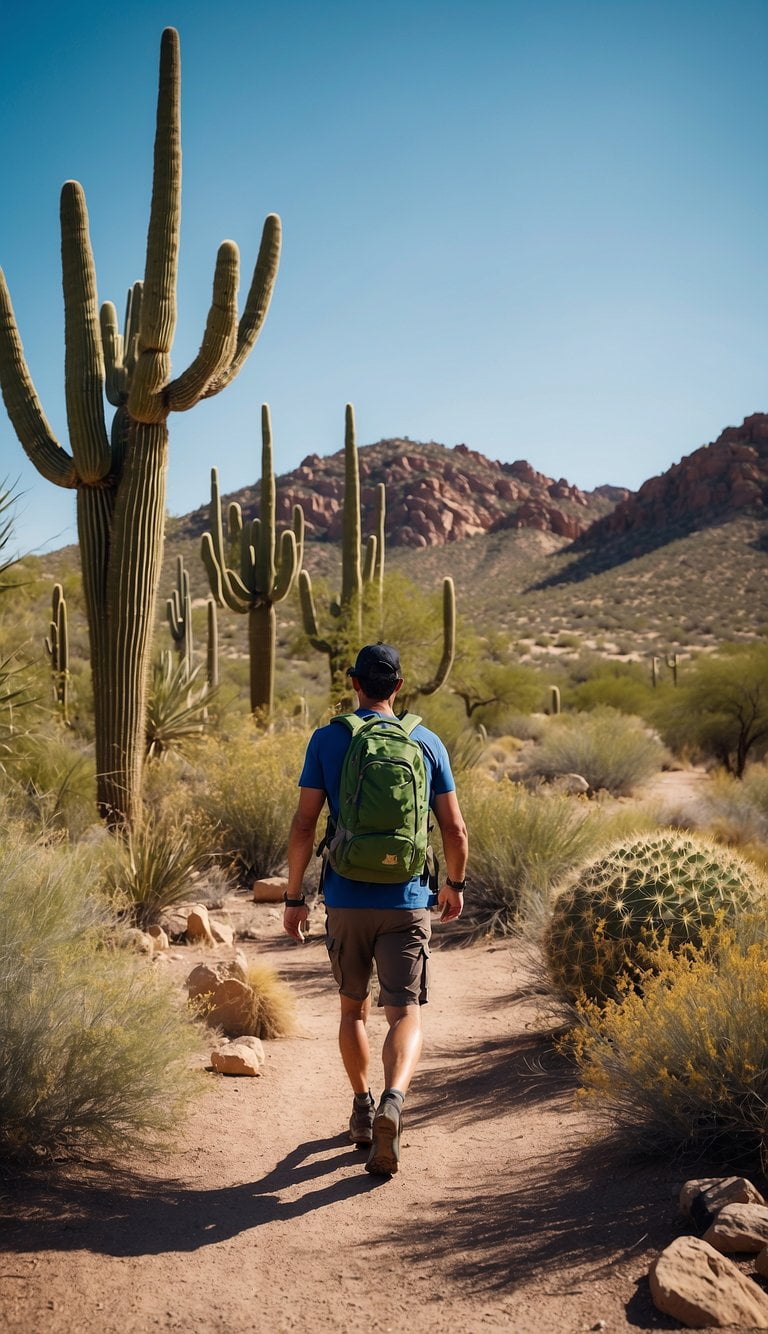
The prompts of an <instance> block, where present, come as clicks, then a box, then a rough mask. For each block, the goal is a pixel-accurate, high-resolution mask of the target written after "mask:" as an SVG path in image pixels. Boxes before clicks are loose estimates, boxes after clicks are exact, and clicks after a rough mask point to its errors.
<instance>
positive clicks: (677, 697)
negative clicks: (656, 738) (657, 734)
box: [658, 644, 768, 778]
mask: <svg viewBox="0 0 768 1334" xmlns="http://www.w3.org/2000/svg"><path fill="white" fill-rule="evenodd" d="M658 721H659V727H660V730H661V733H662V736H663V737H664V740H665V741H666V742H667V744H668V745H670V746H672V747H673V749H676V750H678V751H681V750H683V749H691V748H693V749H694V753H695V754H697V756H698V757H700V758H704V759H715V760H717V761H718V763H720V764H722V765H723V766H724V767H725V768H726V769H727V770H728V772H729V773H732V774H734V775H735V776H736V777H737V778H741V777H742V775H743V773H744V770H745V767H746V764H747V761H748V760H749V759H754V758H756V757H759V756H761V755H764V754H765V753H766V750H767V749H768V645H767V644H749V645H735V644H730V645H725V646H724V647H723V648H722V649H721V651H720V652H719V653H718V654H713V655H712V656H711V657H710V656H704V655H702V656H700V657H699V658H697V659H696V660H695V661H694V662H693V663H691V664H690V665H689V666H686V670H685V673H684V675H683V676H682V677H681V681H680V685H679V686H678V688H677V690H675V691H673V692H672V693H671V695H670V696H669V699H668V701H667V704H666V706H665V707H664V709H662V710H660V712H659V719H658Z"/></svg>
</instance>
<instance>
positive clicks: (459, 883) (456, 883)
mask: <svg viewBox="0 0 768 1334" xmlns="http://www.w3.org/2000/svg"><path fill="white" fill-rule="evenodd" d="M445 883H446V885H448V887H449V889H456V890H458V892H459V893H460V894H463V893H464V890H465V889H466V887H467V882H466V880H451V877H450V876H449V875H447V876H446V877H445Z"/></svg>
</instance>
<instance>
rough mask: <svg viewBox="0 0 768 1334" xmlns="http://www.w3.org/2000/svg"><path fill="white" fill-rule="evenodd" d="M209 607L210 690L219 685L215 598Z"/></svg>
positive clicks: (207, 676)
mask: <svg viewBox="0 0 768 1334" xmlns="http://www.w3.org/2000/svg"><path fill="white" fill-rule="evenodd" d="M206 605H207V608H208V643H207V646H206V654H205V679H206V681H207V682H208V689H209V690H218V687H219V621H218V613H217V611H216V603H215V601H214V600H213V598H209V599H208V602H207V604H206Z"/></svg>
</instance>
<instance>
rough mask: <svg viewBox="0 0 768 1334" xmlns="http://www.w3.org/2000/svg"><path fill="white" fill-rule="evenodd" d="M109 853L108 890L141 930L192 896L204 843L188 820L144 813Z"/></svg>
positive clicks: (205, 848)
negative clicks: (176, 904)
mask: <svg viewBox="0 0 768 1334" xmlns="http://www.w3.org/2000/svg"><path fill="white" fill-rule="evenodd" d="M108 852H110V853H111V857H110V862H109V865H108V868H107V870H106V873H105V879H104V884H105V889H106V891H107V894H108V896H109V898H110V900H111V902H112V904H113V906H114V908H115V910H116V912H117V913H118V914H119V915H120V916H121V917H127V918H129V919H130V921H131V922H133V924H134V925H135V926H138V927H141V928H142V929H144V928H146V927H148V926H151V925H152V924H153V923H154V922H157V921H158V919H159V918H160V917H161V915H162V914H163V913H164V912H165V911H166V909H168V908H171V907H173V905H174V904H175V903H183V902H184V900H189V899H190V898H191V897H193V896H194V885H195V880H196V879H197V877H198V874H199V869H200V867H201V865H202V863H203V860H204V858H205V856H206V855H207V852H208V844H207V836H206V832H205V831H204V830H202V829H201V828H200V826H199V825H196V824H194V823H192V822H191V821H190V820H189V819H187V820H183V821H181V822H176V821H174V820H173V819H172V818H169V817H167V816H165V817H163V816H162V815H161V816H158V817H153V816H147V817H146V818H145V819H144V820H143V821H142V823H141V824H139V825H137V826H136V827H135V828H134V829H132V830H131V831H130V832H129V833H128V834H127V836H126V838H125V839H124V840H123V841H118V840H117V839H115V840H113V841H112V843H111V846H110V848H109V849H108Z"/></svg>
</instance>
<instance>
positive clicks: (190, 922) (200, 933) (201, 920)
mask: <svg viewBox="0 0 768 1334" xmlns="http://www.w3.org/2000/svg"><path fill="white" fill-rule="evenodd" d="M186 936H187V940H194V941H201V942H202V943H203V944H204V945H213V944H214V943H215V942H214V939H213V936H212V934H211V923H210V921H209V919H208V909H207V908H206V907H204V906H203V904H202V903H195V904H193V906H192V907H191V908H190V910H189V912H188V913H187V930H186Z"/></svg>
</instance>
